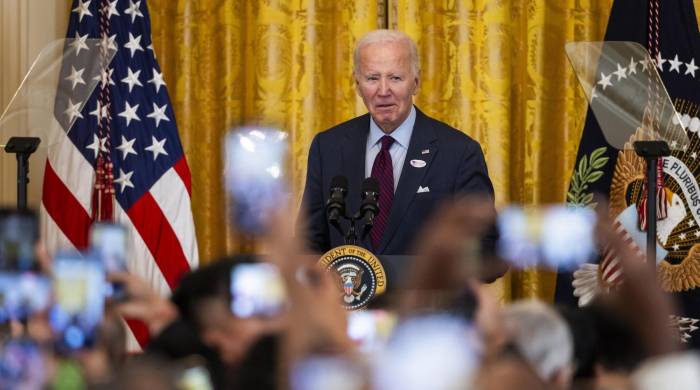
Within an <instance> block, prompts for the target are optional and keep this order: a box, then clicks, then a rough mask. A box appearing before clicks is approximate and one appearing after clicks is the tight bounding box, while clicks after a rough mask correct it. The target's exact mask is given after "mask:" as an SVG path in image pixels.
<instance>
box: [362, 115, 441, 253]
mask: <svg viewBox="0 0 700 390" xmlns="http://www.w3.org/2000/svg"><path fill="white" fill-rule="evenodd" d="M436 140H437V137H436V136H435V131H434V129H433V126H432V123H431V122H430V121H429V119H428V117H427V116H425V114H423V113H422V112H420V111H419V110H418V109H416V123H415V124H414V125H413V133H412V134H411V141H410V142H409V144H408V151H407V152H406V159H405V160H404V163H403V168H402V170H401V176H400V177H399V185H398V187H396V192H395V194H394V200H393V202H392V203H391V213H390V214H389V222H388V224H387V227H386V230H384V234H383V235H382V241H381V244H380V245H379V248H375V251H376V253H383V251H384V250H385V249H386V247H387V245H388V244H389V242H390V241H391V239H392V238H393V236H394V234H395V233H396V229H397V228H398V227H399V225H401V220H402V218H403V216H404V215H405V214H406V211H407V210H408V206H409V205H410V204H411V202H412V201H413V198H414V197H415V196H416V191H418V186H419V185H420V183H422V181H423V177H424V176H425V173H426V172H427V171H428V169H429V168H430V163H431V161H432V160H433V157H434V156H435V154H436V153H437V144H436V142H435V141H436ZM426 149H427V150H429V153H427V154H422V152H423V150H426ZM411 160H423V161H425V166H424V167H421V168H419V167H414V166H413V165H411ZM363 161H364V160H363Z"/></svg>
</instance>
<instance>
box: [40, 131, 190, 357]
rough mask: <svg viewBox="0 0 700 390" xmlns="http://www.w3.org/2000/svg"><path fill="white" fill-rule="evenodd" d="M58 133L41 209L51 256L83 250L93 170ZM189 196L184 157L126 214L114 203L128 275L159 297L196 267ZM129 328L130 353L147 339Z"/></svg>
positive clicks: (136, 327) (139, 329)
mask: <svg viewBox="0 0 700 390" xmlns="http://www.w3.org/2000/svg"><path fill="white" fill-rule="evenodd" d="M57 133H60V134H55V135H54V136H55V142H53V144H52V145H50V147H49V150H48V159H47V161H46V168H45V173H44V186H43V195H42V207H41V227H42V231H41V234H42V238H43V240H44V242H45V245H46V248H47V250H48V251H49V253H50V254H53V253H55V251H56V250H59V249H84V248H86V247H87V244H88V242H87V241H88V231H89V228H90V225H91V223H92V221H91V218H90V215H91V211H92V210H91V199H92V190H93V184H94V179H95V171H94V168H93V167H92V165H91V164H90V163H89V162H88V161H87V160H86V159H85V157H83V155H82V154H81V153H80V152H79V151H78V150H77V149H76V147H75V145H74V144H73V143H72V142H71V141H70V139H69V138H68V136H67V135H66V134H65V133H63V132H62V131H58V132H57ZM190 196H191V178H190V171H189V168H188V166H187V162H186V161H185V158H184V157H183V158H182V159H181V160H180V161H179V162H178V163H177V164H176V165H175V166H174V167H172V168H170V169H169V170H168V171H166V173H165V174H164V175H163V176H162V177H161V178H160V179H159V180H158V181H157V182H156V183H155V184H154V185H153V186H152V187H151V189H150V190H149V191H148V192H147V193H145V194H144V195H143V196H142V197H141V199H139V200H138V201H137V202H136V203H135V204H134V205H133V206H132V207H131V209H130V210H123V209H122V208H121V207H120V206H119V204H118V203H116V202H115V220H116V221H118V222H119V223H122V224H124V225H126V226H127V228H128V229H129V232H130V234H129V240H128V242H129V244H128V245H129V247H128V254H129V256H128V257H129V258H128V267H129V271H130V272H131V273H132V274H135V275H138V276H140V277H141V278H143V279H145V280H146V281H148V282H149V283H150V285H151V286H152V287H153V288H154V290H156V291H158V292H159V293H160V294H162V295H163V296H167V295H169V294H170V292H171V290H172V288H173V287H174V286H175V285H176V284H177V282H178V280H179V279H180V277H181V276H182V275H183V274H184V273H186V272H188V271H189V270H190V269H193V268H196V267H197V265H198V262H199V255H198V249H197V241H196V238H195V232H194V221H193V219H192V212H191V210H192V209H191V204H190ZM127 322H129V325H130V326H129V328H130V330H131V332H130V333H131V334H130V338H131V343H130V347H131V349H132V350H133V349H135V348H134V347H137V346H138V345H139V344H140V345H143V344H144V343H145V341H146V340H147V336H148V335H147V332H145V328H144V327H143V326H142V325H139V324H135V323H132V322H130V321H127ZM134 340H138V342H139V343H138V344H136V343H134Z"/></svg>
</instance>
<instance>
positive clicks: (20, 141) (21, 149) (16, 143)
mask: <svg viewBox="0 0 700 390" xmlns="http://www.w3.org/2000/svg"><path fill="white" fill-rule="evenodd" d="M40 143H41V139H39V138H37V137H11V138H10V140H9V141H7V144H6V145H5V152H7V153H14V154H15V155H16V157H17V208H18V209H19V210H26V209H27V184H28V183H29V156H31V154H32V153H34V152H36V149H37V148H38V147H39V144H40Z"/></svg>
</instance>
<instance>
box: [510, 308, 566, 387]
mask: <svg viewBox="0 0 700 390" xmlns="http://www.w3.org/2000/svg"><path fill="white" fill-rule="evenodd" d="M503 314H504V321H505V326H506V329H507V330H508V332H509V334H510V338H511V342H512V343H513V345H514V346H515V347H516V348H517V350H518V352H519V353H520V354H521V355H522V357H523V358H524V359H525V360H526V361H527V362H528V363H529V364H530V365H531V366H532V368H533V369H534V370H535V371H536V372H537V374H538V375H539V376H540V378H542V379H543V380H545V381H550V380H552V379H553V378H554V376H555V375H556V374H557V373H558V372H559V371H560V370H562V369H566V368H568V367H571V365H572V361H573V354H574V342H573V338H572V336H571V331H570V330H569V326H568V325H567V323H566V321H564V319H563V318H562V317H561V316H560V315H559V313H557V312H556V311H555V310H554V309H553V308H552V307H550V306H547V305H545V304H544V303H542V302H539V301H535V300H531V301H522V302H517V303H514V304H512V305H509V306H507V307H506V308H505V310H504V313H503Z"/></svg>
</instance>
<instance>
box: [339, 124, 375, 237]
mask: <svg viewBox="0 0 700 390" xmlns="http://www.w3.org/2000/svg"><path fill="white" fill-rule="evenodd" d="M355 123H356V125H355V126H352V127H351V128H348V131H347V132H346V133H345V143H344V144H343V145H341V146H340V149H341V151H342V152H341V153H342V159H343V160H342V161H343V165H342V167H343V172H342V174H343V175H345V177H347V179H348V194H347V196H346V198H345V204H346V207H347V208H346V211H347V213H348V214H350V213H355V212H357V210H359V209H360V196H361V194H360V189H361V188H362V181H363V180H364V179H365V154H366V152H367V136H368V134H369V114H366V115H363V116H362V117H361V118H360V119H359V120H358V121H356V122H355ZM360 228H361V226H358V232H357V234H358V243H360V242H361V240H362V236H361V234H362V230H361V229H360Z"/></svg>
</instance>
